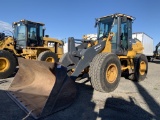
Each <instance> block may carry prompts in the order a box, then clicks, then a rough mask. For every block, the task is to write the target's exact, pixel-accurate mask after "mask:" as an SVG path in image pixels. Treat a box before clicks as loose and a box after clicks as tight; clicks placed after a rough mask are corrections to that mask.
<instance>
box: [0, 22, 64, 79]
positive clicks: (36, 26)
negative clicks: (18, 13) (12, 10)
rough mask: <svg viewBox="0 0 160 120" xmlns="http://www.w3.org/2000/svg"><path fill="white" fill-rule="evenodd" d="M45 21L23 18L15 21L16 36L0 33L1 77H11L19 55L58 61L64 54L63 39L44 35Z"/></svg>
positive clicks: (26, 57) (27, 57)
mask: <svg viewBox="0 0 160 120" xmlns="http://www.w3.org/2000/svg"><path fill="white" fill-rule="evenodd" d="M43 27H44V24H43V23H38V22H32V21H28V20H21V21H19V22H14V23H13V28H14V38H13V37H11V36H6V35H5V33H0V78H6V77H9V76H10V75H11V74H13V72H14V71H15V68H16V66H17V57H23V58H25V59H34V60H40V61H48V62H57V61H58V59H59V58H60V57H61V56H62V55H63V44H64V43H63V41H61V40H57V39H54V38H49V37H48V36H44V31H45V29H44V28H43Z"/></svg>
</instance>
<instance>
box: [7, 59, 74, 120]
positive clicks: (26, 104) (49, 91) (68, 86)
mask: <svg viewBox="0 0 160 120" xmlns="http://www.w3.org/2000/svg"><path fill="white" fill-rule="evenodd" d="M18 62H19V70H18V73H17V74H16V76H15V78H14V80H13V82H12V83H11V85H10V87H9V89H8V91H7V93H8V95H9V96H10V97H11V98H12V100H14V101H15V102H16V103H17V104H18V105H19V107H21V108H22V109H23V110H25V112H26V113H27V114H30V115H31V116H33V117H34V118H35V119H38V118H41V117H46V116H48V115H50V114H52V113H54V112H57V111H59V110H61V109H64V108H66V107H68V106H69V105H70V104H71V103H72V102H73V100H74V98H75V96H76V91H77V90H76V86H75V83H74V81H72V80H71V79H70V78H69V77H68V76H67V70H66V68H65V67H63V66H61V65H60V64H57V63H49V62H42V61H34V60H26V59H19V60H18Z"/></svg>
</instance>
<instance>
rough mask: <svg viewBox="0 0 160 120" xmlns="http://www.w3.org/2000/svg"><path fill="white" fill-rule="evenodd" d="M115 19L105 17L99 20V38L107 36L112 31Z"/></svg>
mask: <svg viewBox="0 0 160 120" xmlns="http://www.w3.org/2000/svg"><path fill="white" fill-rule="evenodd" d="M113 21H114V19H113V18H104V19H101V20H100V21H99V22H98V38H102V37H107V35H108V34H109V32H111V29H112V25H113Z"/></svg>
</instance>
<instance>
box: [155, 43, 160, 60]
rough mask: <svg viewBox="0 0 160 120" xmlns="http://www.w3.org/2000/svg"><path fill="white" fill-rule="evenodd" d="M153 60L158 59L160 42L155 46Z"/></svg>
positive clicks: (159, 56) (159, 57)
mask: <svg viewBox="0 0 160 120" xmlns="http://www.w3.org/2000/svg"><path fill="white" fill-rule="evenodd" d="M153 53H154V54H153V58H156V59H160V42H159V43H158V44H157V45H156V47H155V51H154V52H153Z"/></svg>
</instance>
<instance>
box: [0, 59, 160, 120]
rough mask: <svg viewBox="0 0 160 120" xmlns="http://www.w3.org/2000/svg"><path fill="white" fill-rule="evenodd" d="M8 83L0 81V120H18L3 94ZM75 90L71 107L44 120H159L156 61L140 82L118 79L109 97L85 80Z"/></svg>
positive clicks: (15, 108) (18, 113) (158, 63)
mask: <svg viewBox="0 0 160 120" xmlns="http://www.w3.org/2000/svg"><path fill="white" fill-rule="evenodd" d="M12 80H13V78H8V79H0V95H1V97H0V111H1V112H0V120H21V119H23V118H24V117H25V116H26V113H25V112H23V111H22V110H21V109H20V108H19V107H18V106H17V105H16V104H15V103H14V102H13V101H12V100H11V99H10V98H9V97H8V96H7V95H6V93H5V90H6V89H7V88H8V87H9V85H10V83H11V82H12ZM76 86H77V89H78V94H77V98H76V99H75V101H74V103H73V104H72V105H71V106H70V107H68V108H66V109H64V110H61V111H59V112H57V113H54V114H52V115H50V116H48V117H47V118H45V120H160V61H156V60H154V61H153V62H150V63H149V70H148V75H147V78H146V79H145V80H144V81H142V82H139V83H137V82H132V81H130V80H127V79H124V78H121V81H120V84H119V86H118V88H117V89H116V90H115V91H114V92H111V93H101V92H98V91H95V90H93V88H92V87H91V85H90V82H89V81H87V80H86V79H83V80H81V81H79V82H77V83H76ZM26 119H27V120H33V118H32V117H28V118H26Z"/></svg>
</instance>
